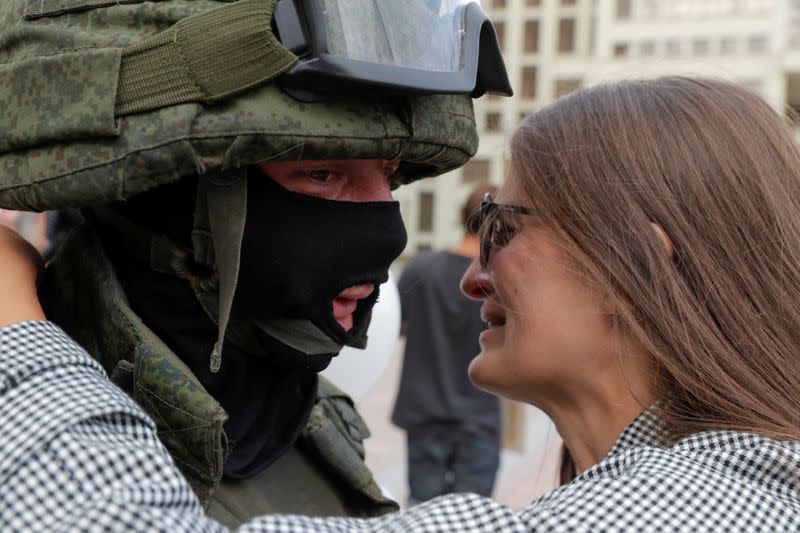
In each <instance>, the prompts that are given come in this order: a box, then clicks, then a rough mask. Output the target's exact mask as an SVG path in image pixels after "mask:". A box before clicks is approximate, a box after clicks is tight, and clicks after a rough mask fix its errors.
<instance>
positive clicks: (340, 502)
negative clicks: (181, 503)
mask: <svg viewBox="0 0 800 533" xmlns="http://www.w3.org/2000/svg"><path fill="white" fill-rule="evenodd" d="M40 297H41V300H42V303H43V306H44V308H45V312H46V313H47V315H48V317H49V318H50V319H51V320H53V321H54V322H56V323H57V324H59V325H60V326H61V327H62V328H63V329H64V330H65V331H67V333H69V334H70V335H71V336H72V337H73V338H74V339H75V340H76V341H77V342H78V343H80V344H81V345H82V346H83V347H84V348H85V349H86V350H87V351H88V352H89V353H90V354H92V356H93V357H95V358H96V359H97V360H98V361H99V362H100V363H101V364H102V365H103V367H104V368H105V369H106V371H107V372H108V373H109V375H110V376H111V378H112V380H113V381H114V382H115V383H116V384H117V385H119V386H120V387H121V388H122V389H123V390H125V391H126V392H127V393H128V394H130V395H131V396H132V397H133V398H134V399H135V400H136V401H137V402H138V403H139V405H141V406H142V407H143V408H144V409H145V411H146V412H147V413H148V414H149V415H150V417H151V418H153V420H154V421H155V422H156V425H157V427H158V435H159V438H160V439H161V441H162V442H163V443H164V445H165V446H166V447H167V449H168V450H169V452H170V454H171V455H172V458H173V459H174V460H175V463H176V464H177V465H178V467H179V468H180V469H181V471H182V472H183V474H184V475H185V476H186V478H187V479H188V480H189V483H190V484H191V486H192V488H193V489H194V491H195V493H196V494H197V496H198V497H199V498H200V501H201V502H202V504H203V506H204V507H205V508H206V509H207V510H208V512H209V515H210V516H212V517H213V518H216V519H217V520H219V521H221V522H223V523H225V524H226V525H228V526H231V527H235V526H237V525H238V524H239V523H241V522H242V521H244V520H247V519H248V518H251V517H253V516H258V515H261V514H266V513H302V514H307V515H308V514H310V515H350V516H377V515H381V514H385V513H387V512H392V511H395V510H397V509H398V507H397V504H396V503H394V502H393V501H391V500H389V499H387V498H386V497H385V496H384V495H383V494H382V492H381V490H380V488H379V487H378V486H377V484H376V482H375V480H374V478H373V476H372V474H371V472H370V471H369V469H368V468H367V467H366V465H365V464H364V460H363V458H364V448H363V440H364V439H365V438H366V437H367V436H369V432H368V430H367V427H366V425H365V423H364V421H363V420H362V419H361V417H360V416H359V415H358V413H357V412H356V410H355V408H354V407H353V404H352V401H351V400H350V399H349V398H348V397H347V396H346V395H345V394H344V393H343V392H342V391H340V390H338V389H337V388H336V387H335V386H333V385H332V384H331V383H329V382H328V381H326V380H325V379H324V378H322V377H320V384H319V387H318V394H317V402H316V405H315V406H314V407H313V409H312V412H311V415H310V418H309V420H308V423H307V425H306V427H305V429H304V430H303V432H302V434H301V437H300V438H299V440H298V442H297V443H296V445H295V447H294V448H292V449H291V450H290V451H289V452H287V453H286V454H285V455H284V456H283V457H281V458H280V459H279V460H278V461H277V462H276V463H275V464H273V465H271V466H270V467H269V468H268V469H267V470H265V471H264V472H262V473H261V474H259V475H257V476H255V477H253V478H251V479H248V480H243V481H236V482H229V481H223V480H222V467H223V463H224V461H225V457H226V454H227V451H228V444H227V439H226V436H225V433H224V431H223V423H224V422H225V420H226V418H227V415H226V413H225V412H224V410H223V409H222V407H221V406H220V405H219V403H218V402H217V401H216V400H215V399H214V398H212V397H211V395H209V394H208V393H207V392H206V391H205V389H204V388H203V386H202V385H201V384H200V382H199V381H198V380H197V378H196V377H195V376H194V375H193V374H192V372H191V371H190V370H189V368H188V367H187V366H186V365H185V364H184V363H183V362H182V361H181V360H180V359H179V358H178V356H177V355H175V354H174V353H173V352H172V351H171V350H170V349H169V348H168V347H167V346H166V345H165V344H164V343H163V342H162V341H161V340H160V339H159V338H158V337H157V336H156V335H155V334H153V332H152V331H151V330H150V329H149V328H148V327H147V326H146V325H145V324H144V323H142V321H141V320H140V319H139V317H137V316H136V314H135V313H134V312H133V311H132V310H131V308H130V306H129V305H128V302H127V299H126V297H125V295H124V293H123V290H122V287H121V285H120V283H119V281H118V280H117V278H116V275H115V273H114V269H113V267H112V265H111V263H110V262H109V260H108V258H107V257H106V255H105V252H104V250H103V248H102V245H101V243H100V241H99V238H98V237H97V235H96V234H95V233H94V231H93V230H92V229H91V228H89V227H88V226H83V227H82V228H80V229H79V230H77V231H75V232H73V234H72V235H71V236H70V237H69V238H68V240H67V241H66V242H65V243H64V245H63V246H62V248H61V250H60V251H59V253H58V255H57V256H56V258H55V259H54V260H53V261H52V262H51V263H50V265H48V268H47V271H46V273H45V276H44V280H43V282H42V285H41V288H40Z"/></svg>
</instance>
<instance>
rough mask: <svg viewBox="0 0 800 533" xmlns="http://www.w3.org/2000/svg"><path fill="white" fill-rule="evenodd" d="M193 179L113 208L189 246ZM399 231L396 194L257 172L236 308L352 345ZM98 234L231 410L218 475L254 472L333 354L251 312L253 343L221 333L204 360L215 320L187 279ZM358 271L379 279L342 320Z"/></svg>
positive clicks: (295, 425)
mask: <svg viewBox="0 0 800 533" xmlns="http://www.w3.org/2000/svg"><path fill="white" fill-rule="evenodd" d="M195 190H196V181H195V180H192V179H184V180H181V181H180V182H178V183H177V184H174V185H169V186H165V187H160V188H159V189H156V190H155V191H152V192H151V193H145V194H144V195H141V196H139V197H136V198H134V199H132V200H131V201H129V202H127V203H125V204H118V205H116V206H115V210H117V211H119V212H121V213H122V214H123V215H124V216H125V217H126V218H127V219H129V220H131V221H133V222H134V223H135V224H137V225H139V226H140V227H143V228H144V229H146V230H149V231H151V232H153V233H157V234H160V235H164V236H166V237H168V238H169V239H170V240H172V241H173V242H174V243H176V244H177V245H178V246H181V247H184V248H188V247H189V246H190V242H191V240H190V237H189V236H190V234H191V229H192V212H193V210H194V192H193V191H195ZM98 229H100V230H101V234H102V233H104V232H103V230H102V228H98ZM405 239H406V235H405V230H404V228H403V224H402V220H401V218H400V214H399V208H398V205H397V203H396V202H366V203H358V202H338V201H331V200H323V199H319V198H314V197H310V196H305V195H301V194H297V193H293V192H290V191H288V190H286V189H285V188H283V187H281V186H280V185H278V184H277V183H275V182H274V181H272V180H271V179H269V178H267V177H266V176H262V175H259V174H258V173H253V174H252V175H251V177H250V179H248V212H247V222H246V224H245V232H244V237H243V243H242V261H241V267H240V275H239V281H238V287H237V290H236V297H235V299H234V311H235V316H237V317H239V319H240V320H241V319H244V320H245V321H246V322H247V321H248V320H250V319H253V320H258V321H270V320H273V319H286V318H290V319H301V320H307V321H309V322H310V323H312V324H314V325H315V326H316V327H317V328H319V329H320V330H321V331H323V332H324V333H325V335H327V336H329V337H330V338H331V339H333V340H334V341H335V342H336V343H338V344H356V345H357V344H359V342H360V339H362V338H363V337H364V333H365V330H366V327H367V326H368V322H369V315H370V311H371V308H372V306H373V304H374V303H375V301H376V299H377V285H379V284H380V283H382V282H384V281H385V280H386V278H387V276H388V267H389V265H390V264H391V262H392V261H393V260H394V259H395V258H396V257H397V256H398V255H399V254H400V252H401V251H402V249H403V247H404V246H405ZM104 243H105V244H106V245H107V247H109V249H110V251H111V252H112V253H111V254H110V255H111V256H112V260H113V262H114V265H115V268H116V269H117V272H118V274H119V277H120V281H121V283H122V285H123V288H124V290H125V293H126V295H127V296H128V299H129V301H130V305H131V307H132V308H133V310H134V311H135V312H136V313H137V314H139V315H140V317H141V318H142V320H143V321H144V323H145V324H147V325H148V326H149V327H151V328H152V329H153V330H154V332H155V333H156V334H157V335H158V336H159V337H161V338H162V340H164V341H165V343H166V344H167V345H168V346H169V347H170V348H171V349H172V350H173V351H175V353H176V354H177V355H178V356H179V357H180V358H181V359H182V360H183V361H184V362H185V363H186V364H187V365H188V366H189V368H190V369H191V370H192V371H193V372H194V373H195V375H196V376H197V377H198V379H199V380H200V382H201V383H202V384H203V385H204V386H205V387H206V389H207V390H208V391H209V393H210V394H211V395H212V396H213V397H214V398H216V399H217V401H219V402H220V404H221V405H222V407H223V408H224V409H225V411H226V412H227V413H228V415H229V419H228V421H227V422H226V424H225V432H226V434H227V436H228V439H229V441H230V442H231V443H232V444H233V447H232V451H231V454H230V455H229V457H228V458H227V460H226V462H225V465H224V475H225V477H226V478H231V479H242V478H248V477H251V476H253V475H255V474H257V473H259V472H261V471H262V470H263V469H264V468H266V467H267V466H269V465H270V464H271V463H272V462H273V461H274V460H275V459H277V458H278V457H280V455H282V454H283V452H284V451H285V450H286V449H287V448H288V447H289V446H291V445H292V444H293V443H294V441H295V440H296V438H297V436H298V434H299V432H300V431H301V430H302V428H303V427H304V426H305V424H306V421H307V419H308V416H309V414H310V410H311V408H312V407H313V405H314V400H315V396H316V386H317V375H316V372H317V371H319V370H321V369H323V368H324V367H325V366H327V364H328V362H329V361H330V356H333V355H336V354H334V353H332V354H329V355H327V356H321V355H314V356H307V355H305V354H304V353H303V352H302V350H298V349H297V348H292V347H290V346H287V345H286V344H285V343H283V342H281V341H279V340H277V339H275V338H274V337H272V336H270V335H269V334H268V333H266V331H265V330H264V329H263V328H260V327H253V324H251V325H250V326H249V329H250V330H252V331H253V332H254V333H255V338H256V339H258V342H257V343H256V346H255V347H254V346H253V345H247V346H246V347H243V346H237V345H236V344H235V343H234V342H231V340H230V339H228V338H226V341H225V347H224V354H225V355H224V357H223V358H222V365H221V368H220V370H219V372H218V373H213V372H210V371H209V364H208V362H209V354H210V348H211V347H212V346H213V345H214V339H215V337H216V334H217V329H216V325H215V324H214V322H213V321H212V320H211V319H210V318H209V316H208V314H207V312H206V311H204V309H203V307H202V306H201V305H200V303H199V302H198V301H197V300H196V299H195V294H194V291H193V290H192V288H191V287H190V286H189V284H188V283H187V281H186V280H184V279H180V278H177V277H174V276H168V275H165V274H161V273H157V272H152V271H151V270H149V266H148V265H147V262H146V261H141V260H136V258H133V257H130V255H129V253H128V249H127V248H128V247H127V246H126V243H125V242H124V241H123V240H121V239H117V238H116V237H115V235H114V234H113V233H108V232H105V234H104ZM362 283H374V284H375V285H376V291H375V292H374V293H373V294H372V295H371V296H370V297H369V298H368V299H365V300H363V301H361V302H359V305H358V307H357V309H356V311H355V313H354V321H353V324H354V327H353V329H352V330H351V331H350V332H345V331H344V329H343V328H342V327H341V326H340V325H339V324H338V323H336V321H335V320H334V319H333V314H332V300H333V298H335V297H336V295H338V294H339V293H340V292H341V291H342V290H344V289H346V288H348V287H351V286H353V285H358V284H362ZM240 326H241V324H240ZM245 327H247V324H245ZM231 338H234V336H232V337H231Z"/></svg>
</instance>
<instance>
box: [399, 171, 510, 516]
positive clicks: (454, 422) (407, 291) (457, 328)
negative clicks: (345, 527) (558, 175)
mask: <svg viewBox="0 0 800 533" xmlns="http://www.w3.org/2000/svg"><path fill="white" fill-rule="evenodd" d="M495 189H496V188H495V187H494V186H492V185H488V184H484V185H479V186H478V187H476V188H475V189H474V190H473V191H472V193H471V194H470V196H469V198H468V199H467V202H466V204H465V205H464V207H463V209H462V220H463V223H464V228H465V232H464V238H463V240H462V241H461V243H460V244H459V245H458V246H457V247H455V248H453V249H450V250H446V251H436V252H423V253H421V254H419V255H418V256H417V257H415V258H414V259H413V260H412V261H411V262H410V263H409V264H408V265H407V266H406V268H405V270H404V271H403V274H402V276H401V278H400V282H399V284H398V288H399V291H400V303H401V307H402V311H401V312H402V320H403V330H404V331H405V334H406V347H405V356H404V359H403V372H402V378H401V381H400V390H399V393H398V396H397V401H396V404H395V408H394V413H393V416H392V421H393V422H394V423H395V424H396V425H398V426H399V427H401V428H403V429H404V430H405V431H406V434H407V437H408V484H409V503H410V504H415V503H419V502H422V501H425V500H429V499H431V498H434V497H436V496H440V495H442V494H447V493H450V492H473V493H477V494H481V495H484V496H489V495H491V493H492V488H493V487H494V480H495V475H496V473H497V468H498V466H499V462H500V408H499V404H498V400H497V398H496V397H494V396H493V395H491V394H488V393H486V392H484V391H481V390H479V389H478V388H476V387H475V386H474V385H473V384H472V383H471V382H470V380H469V377H468V376H467V368H468V366H469V364H470V361H471V360H472V359H473V358H474V357H475V355H477V354H478V352H480V346H479V345H478V335H479V334H480V332H481V331H483V330H484V329H485V327H484V324H483V322H482V321H481V317H480V302H478V301H475V300H469V299H468V298H467V297H466V296H464V295H463V294H462V293H461V291H460V290H459V285H458V282H459V280H460V279H461V276H462V275H463V274H464V271H466V269H467V267H468V266H469V264H470V262H472V260H473V259H474V257H476V256H477V255H478V250H479V243H478V237H477V235H476V234H475V232H474V231H473V230H474V228H471V227H470V225H469V224H468V220H469V215H470V214H471V213H473V212H475V211H477V210H478V209H479V208H480V202H481V199H482V198H483V196H484V194H486V193H487V192H489V193H492V192H494V191H495Z"/></svg>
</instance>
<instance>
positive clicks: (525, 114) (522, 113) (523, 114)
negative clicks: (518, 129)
mask: <svg viewBox="0 0 800 533" xmlns="http://www.w3.org/2000/svg"><path fill="white" fill-rule="evenodd" d="M531 113H532V111H520V112H519V121H520V122H522V121H523V120H525V119H526V118H527V117H528V115H530V114H531Z"/></svg>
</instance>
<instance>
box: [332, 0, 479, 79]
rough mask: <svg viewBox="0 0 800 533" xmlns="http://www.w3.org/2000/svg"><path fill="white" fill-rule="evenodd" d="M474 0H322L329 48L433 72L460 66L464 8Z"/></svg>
mask: <svg viewBox="0 0 800 533" xmlns="http://www.w3.org/2000/svg"><path fill="white" fill-rule="evenodd" d="M471 3H477V4H479V3H480V2H478V1H476V0H321V4H322V8H323V11H324V14H325V17H324V20H325V30H326V39H327V46H328V53H329V54H331V55H334V56H338V57H341V58H345V59H352V60H357V61H365V62H369V63H377V64H382V65H393V66H402V67H409V68H414V69H418V70H427V71H431V72H458V71H460V70H461V69H462V68H463V63H464V61H463V58H462V43H463V40H464V37H465V34H466V32H465V21H464V12H465V10H464V8H465V6H466V5H467V4H471Z"/></svg>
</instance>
